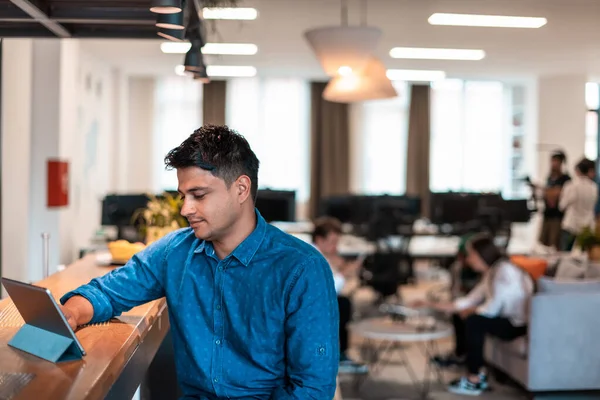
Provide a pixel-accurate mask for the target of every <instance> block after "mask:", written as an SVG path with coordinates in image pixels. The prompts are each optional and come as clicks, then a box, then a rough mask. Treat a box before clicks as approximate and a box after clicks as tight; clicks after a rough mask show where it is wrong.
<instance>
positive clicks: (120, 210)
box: [101, 194, 149, 242]
mask: <svg viewBox="0 0 600 400" xmlns="http://www.w3.org/2000/svg"><path fill="white" fill-rule="evenodd" d="M148 201H149V199H148V196H147V195H145V194H111V195H107V196H106V197H105V198H104V200H103V201H102V221H101V224H102V225H105V226H116V227H118V230H119V233H118V239H124V240H129V241H133V242H137V241H140V240H141V238H140V237H139V232H138V230H137V227H138V225H139V224H138V223H136V221H133V216H134V214H135V212H136V211H137V210H139V209H140V208H145V207H146V206H147V204H148Z"/></svg>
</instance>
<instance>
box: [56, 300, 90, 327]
mask: <svg viewBox="0 0 600 400" xmlns="http://www.w3.org/2000/svg"><path fill="white" fill-rule="evenodd" d="M63 307H64V308H66V309H67V311H68V312H70V313H71V317H72V318H73V319H74V321H75V322H76V324H77V326H79V325H85V324H87V323H88V322H90V321H91V320H92V318H93V317H94V306H92V303H90V302H89V301H88V299H86V298H85V297H83V296H73V297H71V298H70V299H69V300H68V301H67V302H66V303H65V304H64V306H63ZM67 317H69V316H67Z"/></svg>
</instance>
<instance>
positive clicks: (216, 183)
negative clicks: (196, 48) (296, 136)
mask: <svg viewBox="0 0 600 400" xmlns="http://www.w3.org/2000/svg"><path fill="white" fill-rule="evenodd" d="M165 164H166V166H167V168H171V169H175V170H177V179H178V181H179V188H178V189H179V193H181V195H182V198H183V206H182V208H181V214H182V215H183V216H184V217H186V218H187V219H188V221H189V223H190V227H189V228H185V229H180V230H177V231H175V232H173V233H171V234H168V235H167V236H165V237H164V238H162V239H159V240H157V241H155V242H154V243H152V244H151V245H149V246H148V247H146V248H145V249H144V250H142V251H141V252H139V253H137V254H136V255H135V256H133V258H131V260H130V261H129V262H128V263H127V265H125V266H124V267H122V268H117V269H115V270H113V271H112V272H110V273H108V274H106V275H104V276H103V277H100V278H96V279H93V280H92V281H91V282H90V283H89V284H87V285H84V286H81V287H79V288H77V289H76V290H74V291H71V292H69V293H67V294H66V295H65V296H64V297H63V298H62V299H61V300H60V301H61V303H62V304H63V306H62V311H63V313H64V314H65V316H66V318H67V321H68V322H69V324H70V325H71V326H72V327H73V328H76V327H77V326H79V325H83V324H87V323H97V322H102V321H108V320H109V319H111V318H112V317H115V316H118V315H120V314H121V313H122V312H125V311H127V310H129V309H131V308H133V307H135V306H138V305H140V304H143V303H146V302H149V301H151V300H155V299H159V298H161V297H166V301H167V305H168V309H169V320H170V321H171V330H172V334H173V345H174V350H175V362H176V364H177V374H178V380H179V385H180V387H181V390H182V392H183V396H184V398H186V399H192V398H194V399H214V400H221V399H229V398H235V399H241V398H253V399H263V400H270V399H278V400H283V399H286V400H292V399H297V400H300V399H302V400H304V399H331V398H333V396H334V393H335V388H336V376H337V370H338V365H339V363H338V354H339V337H338V321H339V316H338V306H337V302H336V294H335V290H334V284H333V276H332V274H331V269H330V267H329V265H328V263H327V261H326V260H325V258H324V257H323V256H322V255H321V254H320V253H319V252H318V251H317V250H316V249H315V248H314V247H312V246H311V245H309V244H307V243H305V242H303V241H301V240H299V239H296V238H294V237H292V236H290V235H288V234H286V233H283V232H282V231H280V230H279V229H277V228H275V227H273V226H272V225H269V224H267V222H266V221H265V220H264V218H263V217H262V216H261V215H260V213H259V212H258V211H257V210H256V208H255V205H254V204H255V200H256V193H257V187H258V185H257V184H258V167H259V161H258V159H257V158H256V155H255V154H254V152H253V151H252V149H251V148H250V146H249V144H248V142H247V141H246V139H244V138H243V137H242V136H241V135H239V134H238V133H237V132H235V131H233V130H231V129H229V128H228V127H226V126H212V125H207V126H204V127H202V128H200V129H198V130H197V131H195V132H194V133H193V134H192V135H191V136H190V137H189V138H187V139H186V140H185V141H184V142H183V143H182V144H181V145H180V146H178V147H176V148H174V149H173V150H171V151H170V152H169V153H168V154H167V156H166V157H165Z"/></svg>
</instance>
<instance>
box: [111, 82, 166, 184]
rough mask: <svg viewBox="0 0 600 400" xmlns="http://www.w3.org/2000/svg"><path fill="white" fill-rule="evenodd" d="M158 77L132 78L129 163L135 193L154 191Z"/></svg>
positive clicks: (128, 171)
mask: <svg viewBox="0 0 600 400" xmlns="http://www.w3.org/2000/svg"><path fill="white" fill-rule="evenodd" d="M154 87H155V83H154V78H144V77H131V78H129V132H128V141H129V143H128V149H127V150H128V151H127V156H128V158H127V164H126V165H125V169H124V171H121V172H122V173H126V174H127V176H128V179H127V189H128V190H129V191H130V192H133V193H146V192H148V193H153V192H154V186H155V185H154V180H153V172H154V170H155V168H154V165H155V163H157V162H161V160H154V159H153V157H152V155H153V154H154V153H153V151H152V150H153V144H152V142H153V137H154Z"/></svg>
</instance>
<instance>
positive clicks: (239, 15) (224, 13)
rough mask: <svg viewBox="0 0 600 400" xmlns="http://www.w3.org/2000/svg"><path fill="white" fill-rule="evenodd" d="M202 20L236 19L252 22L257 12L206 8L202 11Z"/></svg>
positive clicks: (239, 8)
mask: <svg viewBox="0 0 600 400" xmlns="http://www.w3.org/2000/svg"><path fill="white" fill-rule="evenodd" d="M202 16H203V17H204V19H238V20H254V19H256V18H257V17H258V11H256V9H255V8H243V7H235V8H208V7H205V8H203V9H202Z"/></svg>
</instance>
